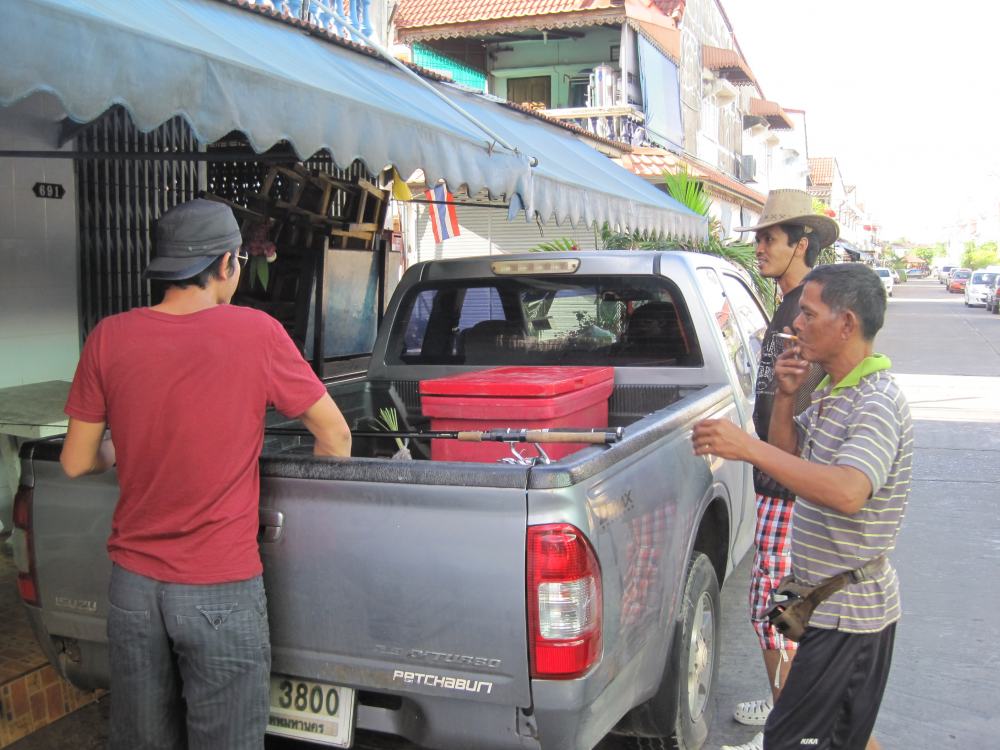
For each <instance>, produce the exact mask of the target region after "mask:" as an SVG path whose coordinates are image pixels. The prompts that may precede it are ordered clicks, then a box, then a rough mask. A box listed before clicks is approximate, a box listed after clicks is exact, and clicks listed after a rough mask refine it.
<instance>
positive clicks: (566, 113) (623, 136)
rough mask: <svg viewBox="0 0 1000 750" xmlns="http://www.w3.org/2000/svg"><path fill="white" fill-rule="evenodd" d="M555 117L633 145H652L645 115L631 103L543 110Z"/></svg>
mask: <svg viewBox="0 0 1000 750" xmlns="http://www.w3.org/2000/svg"><path fill="white" fill-rule="evenodd" d="M540 111H541V112H542V114H545V115H547V116H549V117H551V118H553V119H555V120H564V121H566V122H572V123H573V124H574V125H578V126H579V127H581V128H583V129H584V130H586V131H587V132H588V133H593V134H594V135H596V136H599V137H601V138H607V139H609V140H612V141H618V142H619V143H625V144H628V145H630V146H648V145H650V143H649V139H648V138H647V136H646V129H645V127H643V123H644V122H645V117H644V116H643V114H642V112H640V111H639V110H637V109H635V108H634V107H632V106H629V105H624V104H623V105H618V106H613V107H567V108H565V109H543V110H540Z"/></svg>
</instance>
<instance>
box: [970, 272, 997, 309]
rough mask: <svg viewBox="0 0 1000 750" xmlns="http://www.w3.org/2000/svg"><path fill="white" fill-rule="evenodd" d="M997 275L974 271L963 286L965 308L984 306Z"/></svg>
mask: <svg viewBox="0 0 1000 750" xmlns="http://www.w3.org/2000/svg"><path fill="white" fill-rule="evenodd" d="M996 277H997V274H996V273H995V272H993V271H974V272H973V273H972V276H970V277H969V282H968V283H967V284H966V285H965V306H966V307H978V306H979V305H983V306H985V305H986V295H987V293H988V292H989V291H990V289H992V288H993V282H994V280H995V279H996Z"/></svg>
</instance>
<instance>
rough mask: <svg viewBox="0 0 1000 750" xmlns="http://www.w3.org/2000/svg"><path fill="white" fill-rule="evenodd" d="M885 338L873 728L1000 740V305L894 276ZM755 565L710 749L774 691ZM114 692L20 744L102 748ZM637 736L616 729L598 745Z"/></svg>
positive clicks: (960, 742)
mask: <svg viewBox="0 0 1000 750" xmlns="http://www.w3.org/2000/svg"><path fill="white" fill-rule="evenodd" d="M878 349H879V350H880V351H882V352H884V353H886V354H888V355H889V356H890V357H891V358H892V360H893V365H894V366H893V370H894V372H895V373H896V374H897V377H898V378H899V380H900V382H901V383H902V385H903V387H904V389H905V391H906V393H907V395H908V397H909V399H910V403H911V405H912V408H913V414H914V418H915V420H916V423H915V424H916V452H915V456H914V477H915V481H914V483H913V487H912V492H911V496H910V505H909V510H908V512H907V516H906V520H905V522H904V525H903V531H902V533H901V536H900V539H899V548H898V550H897V552H896V554H895V555H894V559H895V562H896V565H897V568H898V570H899V575H900V579H901V582H902V596H903V608H904V619H903V621H902V623H901V624H900V627H899V631H898V636H897V642H896V652H895V659H894V663H893V671H892V675H891V677H890V680H889V686H888V690H887V694H886V697H885V701H884V703H883V707H882V712H881V714H880V717H879V722H878V725H877V727H876V733H877V735H878V737H879V738H880V739H881V740H882V744H883V746H884V747H885V748H886V750H893V749H894V748H896V749H899V750H937V749H938V748H974V747H975V748H980V747H983V748H985V747H997V746H998V744H1000V743H998V740H997V737H1000V712H998V711H997V696H1000V651H998V649H997V647H996V644H997V642H998V641H1000V626H998V624H997V621H998V618H1000V582H998V578H997V570H998V567H1000V510H998V504H1000V501H998V498H1000V491H998V490H1000V315H989V314H987V313H985V312H984V311H983V310H982V309H981V308H973V309H967V308H966V307H964V305H963V304H962V298H961V296H960V295H949V294H947V293H946V292H945V291H944V287H943V286H940V285H939V284H938V283H937V282H936V281H933V280H925V281H911V282H909V283H906V284H898V285H897V286H896V291H895V297H894V298H893V299H892V300H891V301H890V305H889V314H888V320H887V324H886V327H885V329H884V330H883V332H882V333H881V335H880V336H879V346H878ZM748 576H749V573H748V568H747V561H744V564H743V565H742V566H741V567H740V569H739V570H738V571H737V573H736V575H734V576H733V577H732V579H731V580H730V582H729V583H728V584H727V586H726V587H725V589H724V591H723V606H724V609H725V629H724V633H723V639H722V640H723V643H724V651H723V653H722V656H721V658H722V661H721V668H720V683H719V685H718V686H717V692H716V701H717V706H716V707H717V718H716V721H715V724H714V725H713V729H712V733H711V735H710V738H709V742H708V745H707V748H709V750H718V748H719V747H720V746H721V745H722V744H724V743H732V742H742V741H744V740H746V739H748V738H749V737H750V736H751V735H752V734H753V730H749V729H747V728H745V727H740V726H739V725H737V724H735V723H734V722H733V721H732V720H731V719H730V718H729V715H730V712H731V710H732V706H733V705H734V703H735V702H736V701H737V700H745V699H747V698H756V697H762V696H764V695H765V693H766V690H767V685H766V680H765V678H764V672H763V667H762V664H761V660H760V655H759V651H758V649H757V642H756V638H755V637H754V635H753V634H752V632H751V630H750V627H749V625H748V624H747V622H746V589H747V585H748V584H747V582H748ZM106 703H107V701H106V700H105V701H103V702H102V703H101V704H98V705H97V706H94V707H91V708H89V709H85V710H84V711H81V712H78V713H77V714H75V715H73V716H71V717H68V718H67V719H64V720H62V721H61V722H59V723H58V724H56V725H54V726H53V727H50V728H48V729H46V730H44V731H42V732H39V733H37V734H36V735H35V736H33V737H30V738H28V739H26V740H23V741H21V742H18V743H16V744H15V745H13V746H12V747H13V748H14V750H53V749H55V748H69V747H72V748H82V749H84V750H86V749H89V748H98V747H103V745H104V741H105V738H106V721H107V718H106V712H107V706H106ZM280 746H281V747H286V746H284V745H280ZM356 746H358V747H363V748H383V749H384V748H403V747H407V748H410V749H411V750H412V749H413V746H410V745H405V744H404V743H399V742H386V741H384V740H382V739H380V738H375V737H371V736H363V737H360V738H359V741H358V742H357V743H356ZM629 746H630V745H628V744H627V743H625V742H624V741H623V740H620V739H617V738H610V739H608V740H606V741H605V742H603V743H602V744H601V745H600V748H601V750H618V749H619V748H625V747H629ZM269 747H272V748H277V747H279V744H278V743H272V744H270V745H269ZM470 750H471V749H470Z"/></svg>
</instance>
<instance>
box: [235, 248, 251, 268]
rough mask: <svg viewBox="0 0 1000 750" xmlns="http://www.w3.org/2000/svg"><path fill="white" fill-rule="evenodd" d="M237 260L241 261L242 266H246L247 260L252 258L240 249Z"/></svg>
mask: <svg viewBox="0 0 1000 750" xmlns="http://www.w3.org/2000/svg"><path fill="white" fill-rule="evenodd" d="M236 260H238V261H239V262H240V268H244V267H245V266H246V264H247V261H248V260H250V256H249V255H247V254H246V253H245V252H243V251H241V250H240V251H237V252H236Z"/></svg>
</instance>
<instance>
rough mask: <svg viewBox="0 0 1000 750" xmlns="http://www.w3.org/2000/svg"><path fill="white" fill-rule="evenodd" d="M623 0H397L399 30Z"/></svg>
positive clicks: (587, 8)
mask: <svg viewBox="0 0 1000 750" xmlns="http://www.w3.org/2000/svg"><path fill="white" fill-rule="evenodd" d="M623 4H624V0H400V2H399V5H398V6H396V19H395V20H396V27H397V28H400V29H414V28H423V27H426V26H443V25H447V24H455V23H473V22H476V21H494V20H500V19H510V18H527V17H530V16H548V15H552V14H555V13H578V12H580V11H593V10H601V9H606V8H621V7H622V6H623Z"/></svg>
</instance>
